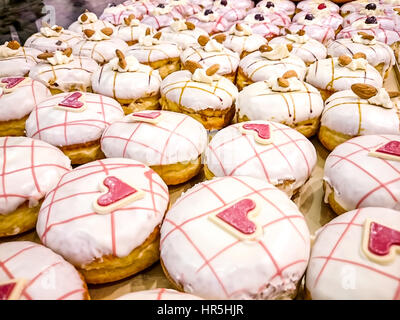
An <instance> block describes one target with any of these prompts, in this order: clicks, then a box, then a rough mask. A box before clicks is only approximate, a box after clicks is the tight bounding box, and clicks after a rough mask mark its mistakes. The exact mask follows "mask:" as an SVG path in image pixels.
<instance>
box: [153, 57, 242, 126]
mask: <svg viewBox="0 0 400 320" xmlns="http://www.w3.org/2000/svg"><path fill="white" fill-rule="evenodd" d="M193 65H194V66H195V67H193V68H192V70H191V71H189V70H182V71H177V72H174V73H172V74H170V75H169V76H168V77H166V78H165V79H164V80H163V81H162V83H161V88H160V91H161V99H160V104H161V107H162V109H163V110H169V111H175V112H181V113H185V114H187V115H189V116H191V117H193V118H194V119H196V120H197V121H199V122H201V123H202V124H203V126H204V127H205V128H206V129H208V130H213V129H216V130H218V129H221V128H223V127H225V126H227V125H228V124H230V122H231V121H232V118H233V116H234V114H235V105H234V104H235V101H236V99H237V96H238V89H237V88H236V86H235V85H234V84H233V83H232V82H231V81H230V80H228V79H226V78H225V77H222V76H219V75H217V74H215V72H216V69H217V68H216V67H215V66H212V67H210V68H208V69H207V70H204V69H203V68H201V67H200V66H196V64H195V63H193ZM195 68H197V69H195ZM194 69H195V70H194ZM207 71H208V73H209V74H211V75H209V74H207ZM213 72H214V73H213Z"/></svg>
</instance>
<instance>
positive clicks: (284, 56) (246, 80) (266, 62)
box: [236, 45, 307, 90]
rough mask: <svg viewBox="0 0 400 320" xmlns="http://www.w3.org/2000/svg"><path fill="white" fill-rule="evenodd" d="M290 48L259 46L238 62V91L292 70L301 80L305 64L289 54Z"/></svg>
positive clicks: (283, 46)
mask: <svg viewBox="0 0 400 320" xmlns="http://www.w3.org/2000/svg"><path fill="white" fill-rule="evenodd" d="M292 48H293V47H292V46H290V45H268V46H261V47H260V49H259V50H258V51H255V52H253V53H251V54H249V55H247V56H246V57H244V58H243V59H242V60H241V61H240V64H239V70H238V76H237V79H236V84H237V86H238V88H239V90H242V89H243V88H244V87H246V86H248V85H250V84H252V83H254V82H257V81H264V80H265V81H268V80H270V79H276V78H278V77H281V76H282V75H283V74H284V73H286V72H287V71H289V70H294V71H295V72H296V74H297V75H298V77H299V79H300V80H303V79H304V76H305V74H306V71H307V67H306V64H305V63H304V61H303V60H302V59H301V58H300V57H298V56H296V55H294V54H292V53H291V51H290V50H291V49H292Z"/></svg>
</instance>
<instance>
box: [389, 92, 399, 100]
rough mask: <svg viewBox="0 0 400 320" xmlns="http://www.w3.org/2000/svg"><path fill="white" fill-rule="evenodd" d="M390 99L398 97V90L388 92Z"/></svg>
mask: <svg viewBox="0 0 400 320" xmlns="http://www.w3.org/2000/svg"><path fill="white" fill-rule="evenodd" d="M388 94H389V97H390V99H392V98H397V97H400V92H399V91H389V92H388Z"/></svg>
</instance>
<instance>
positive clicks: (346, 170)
mask: <svg viewBox="0 0 400 320" xmlns="http://www.w3.org/2000/svg"><path fill="white" fill-rule="evenodd" d="M390 141H400V136H399V135H366V136H360V137H356V138H353V139H350V140H348V141H346V142H344V143H342V144H341V145H339V146H337V147H336V148H335V149H334V150H333V151H332V153H331V154H329V156H328V158H327V159H326V162H325V168H324V178H323V179H324V182H325V186H326V190H325V200H326V201H327V198H328V197H329V196H330V195H331V193H332V192H333V196H334V200H335V201H336V203H338V204H339V205H340V206H341V207H342V208H343V209H344V210H346V211H350V210H353V209H358V208H363V207H385V208H390V209H395V210H399V209H400V200H399V199H400V162H399V161H396V160H386V159H383V158H378V157H374V156H372V155H369V153H370V152H372V151H373V150H374V149H376V148H379V147H381V146H383V145H385V144H387V143H388V142H390Z"/></svg>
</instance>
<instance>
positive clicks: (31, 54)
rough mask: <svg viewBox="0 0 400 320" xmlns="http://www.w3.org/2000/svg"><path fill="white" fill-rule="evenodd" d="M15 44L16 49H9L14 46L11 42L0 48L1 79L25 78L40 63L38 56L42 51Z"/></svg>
mask: <svg viewBox="0 0 400 320" xmlns="http://www.w3.org/2000/svg"><path fill="white" fill-rule="evenodd" d="M13 43H14V44H15V45H16V46H15V49H11V48H9V47H8V45H9V46H13V45H12V44H10V43H9V42H6V43H4V44H3V45H1V46H0V77H24V76H26V75H28V73H29V70H30V69H31V68H32V67H33V66H35V65H36V64H37V63H38V62H39V59H38V58H37V56H38V55H39V54H41V53H42V52H41V51H39V50H36V49H34V48H28V47H21V46H20V45H19V44H17V43H16V42H13Z"/></svg>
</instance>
